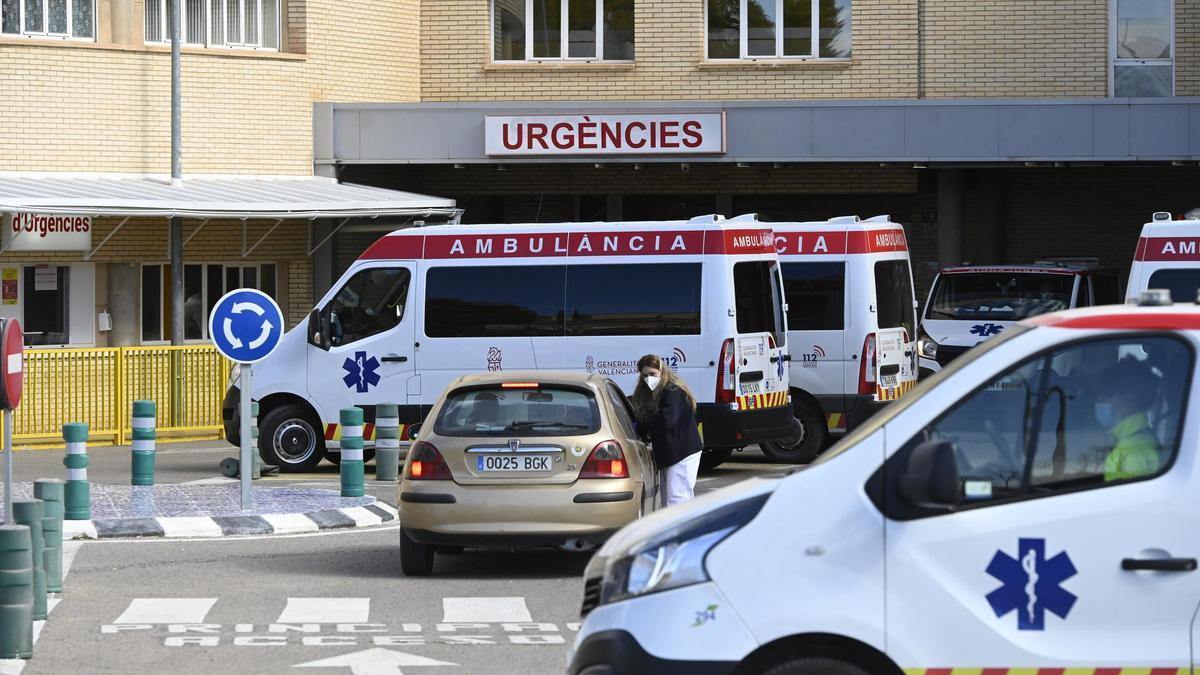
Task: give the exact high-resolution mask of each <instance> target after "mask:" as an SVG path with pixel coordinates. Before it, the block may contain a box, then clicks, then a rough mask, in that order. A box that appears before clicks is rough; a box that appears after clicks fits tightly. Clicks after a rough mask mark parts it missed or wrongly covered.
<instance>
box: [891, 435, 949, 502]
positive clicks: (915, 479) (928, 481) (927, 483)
mask: <svg viewBox="0 0 1200 675" xmlns="http://www.w3.org/2000/svg"><path fill="white" fill-rule="evenodd" d="M897 488H898V490H899V493H900V497H901V498H902V499H903V500H904V501H906V502H908V503H909V504H911V505H913V506H916V507H920V508H929V507H935V508H937V507H947V506H954V505H955V504H958V500H959V496H958V495H959V480H958V460H957V459H956V458H955V456H954V445H953V444H952V443H950V442H949V441H927V442H925V443H922V444H920V445H918V446H917V447H915V448H913V450H912V452H911V453H910V454H909V456H908V466H907V467H906V468H905V470H904V473H903V474H901V476H900V479H899V482H898V485H897Z"/></svg>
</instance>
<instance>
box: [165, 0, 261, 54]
mask: <svg viewBox="0 0 1200 675" xmlns="http://www.w3.org/2000/svg"><path fill="white" fill-rule="evenodd" d="M145 2H146V42H150V43H163V42H165V43H170V42H171V22H170V18H171V17H170V14H171V0H145ZM180 5H181V6H182V7H183V12H184V15H183V23H182V25H181V26H180V30H181V31H182V32H181V34H180V39H181V40H182V41H183V42H184V43H185V44H188V45H194V46H200V47H231V48H238V49H276V50H277V49H279V34H280V27H279V0H180Z"/></svg>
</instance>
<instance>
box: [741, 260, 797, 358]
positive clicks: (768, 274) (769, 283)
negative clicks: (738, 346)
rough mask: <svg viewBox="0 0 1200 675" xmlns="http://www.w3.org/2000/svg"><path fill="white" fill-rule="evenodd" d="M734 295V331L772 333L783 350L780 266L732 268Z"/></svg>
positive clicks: (749, 264)
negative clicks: (735, 306)
mask: <svg viewBox="0 0 1200 675" xmlns="http://www.w3.org/2000/svg"><path fill="white" fill-rule="evenodd" d="M733 295H734V300H735V301H736V302H737V331H738V333H740V334H743V335H744V334H746V333H771V334H772V335H774V336H775V344H777V345H779V346H783V345H784V343H785V342H786V341H787V337H786V336H785V335H784V333H783V326H784V323H783V288H782V283H781V282H780V279H779V265H778V263H774V262H767V261H757V262H740V263H736V264H735V265H734V266H733Z"/></svg>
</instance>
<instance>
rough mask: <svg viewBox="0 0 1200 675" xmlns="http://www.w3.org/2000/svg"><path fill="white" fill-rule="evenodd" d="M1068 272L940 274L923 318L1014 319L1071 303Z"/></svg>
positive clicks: (1073, 279) (1051, 310)
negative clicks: (927, 310)
mask: <svg viewBox="0 0 1200 675" xmlns="http://www.w3.org/2000/svg"><path fill="white" fill-rule="evenodd" d="M1074 286H1075V277H1074V275H1071V274H1037V273H1035V272H1018V273H1001V272H987V273H981V274H943V275H942V276H941V277H940V278H939V279H938V282H937V286H936V287H935V288H934V290H933V300H931V301H930V303H929V312H928V315H927V317H926V318H929V319H935V320H937V319H949V320H971V321H974V320H978V319H992V320H997V321H1018V320H1020V319H1025V318H1028V317H1031V316H1037V315H1038V314H1045V313H1047V312H1057V311H1059V310H1063V309H1067V308H1068V307H1070V306H1071V290H1072V289H1073V288H1074Z"/></svg>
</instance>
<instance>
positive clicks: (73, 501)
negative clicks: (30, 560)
mask: <svg viewBox="0 0 1200 675" xmlns="http://www.w3.org/2000/svg"><path fill="white" fill-rule="evenodd" d="M87 439H88V425H87V424H85V423H83V422H68V423H67V424H64V425H63V440H65V441H66V442H67V456H66V457H63V465H64V466H66V467H67V484H66V485H65V486H64V488H63V517H64V518H66V519H67V520H91V518H92V490H91V488H90V487H89V486H88V480H87V465H88V457H87Z"/></svg>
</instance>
